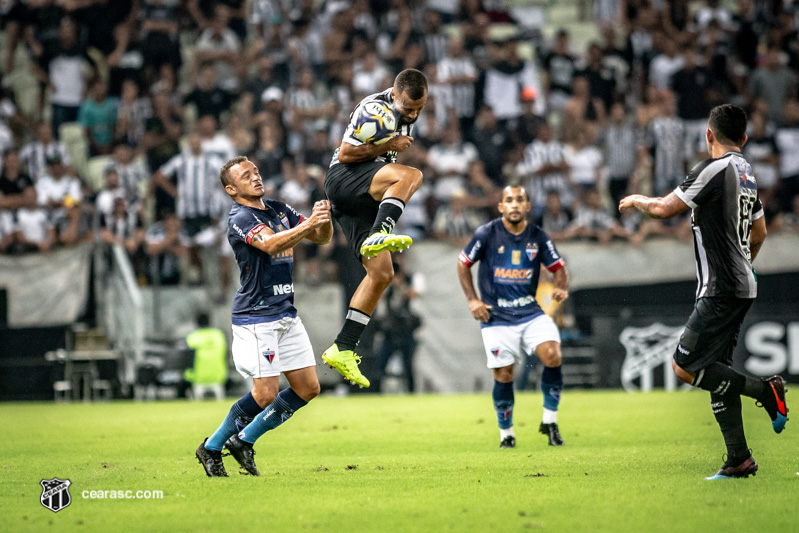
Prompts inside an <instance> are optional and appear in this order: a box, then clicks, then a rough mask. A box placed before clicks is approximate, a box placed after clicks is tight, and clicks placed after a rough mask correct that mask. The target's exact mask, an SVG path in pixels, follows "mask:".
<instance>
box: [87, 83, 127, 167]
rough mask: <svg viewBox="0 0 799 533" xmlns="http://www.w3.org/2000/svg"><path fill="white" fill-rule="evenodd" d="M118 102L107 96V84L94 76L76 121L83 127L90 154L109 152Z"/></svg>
mask: <svg viewBox="0 0 799 533" xmlns="http://www.w3.org/2000/svg"><path fill="white" fill-rule="evenodd" d="M117 107H118V102H117V101H116V100H114V99H111V98H108V84H107V83H106V82H105V80H103V79H102V78H99V77H98V78H95V79H94V81H93V82H92V83H91V85H90V86H89V97H88V98H87V99H86V100H84V101H83V103H82V104H81V105H80V109H79V111H78V122H80V124H81V126H83V128H84V132H85V136H86V140H87V141H88V142H89V154H90V155H92V156H96V155H106V154H110V153H111V147H112V142H113V140H114V128H115V126H116V122H117Z"/></svg>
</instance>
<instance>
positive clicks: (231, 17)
mask: <svg viewBox="0 0 799 533" xmlns="http://www.w3.org/2000/svg"><path fill="white" fill-rule="evenodd" d="M217 6H223V7H225V8H227V10H228V13H227V19H228V20H227V27H228V28H230V29H231V30H233V32H234V33H235V34H236V37H237V38H238V39H239V41H244V39H245V38H246V37H247V22H246V19H247V2H246V1H245V0H189V1H188V2H187V5H186V7H187V9H188V11H189V14H190V15H191V16H192V18H193V19H194V22H195V23H196V24H197V27H198V28H200V29H201V30H205V29H207V28H209V27H211V26H213V19H214V16H215V14H216V8H217Z"/></svg>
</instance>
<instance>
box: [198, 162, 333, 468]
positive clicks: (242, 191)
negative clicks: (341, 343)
mask: <svg viewBox="0 0 799 533" xmlns="http://www.w3.org/2000/svg"><path fill="white" fill-rule="evenodd" d="M219 179H220V180H221V182H222V185H223V186H224V188H225V191H226V192H227V194H229V195H230V197H231V198H232V199H233V207H232V208H231V209H230V215H229V217H228V242H230V246H231V247H232V248H233V252H234V253H235V255H236V261H237V262H238V264H239V270H240V271H241V288H240V289H239V290H238V292H236V297H235V298H234V300H233V317H232V321H233V346H232V350H231V351H232V352H233V362H234V363H235V364H236V370H238V371H239V373H240V374H241V375H242V376H244V377H245V378H247V377H251V378H252V382H253V388H252V392H250V393H248V394H246V395H245V396H243V397H242V398H240V399H239V400H238V401H236V403H234V404H233V406H232V407H231V408H230V412H229V413H228V414H227V416H226V417H225V419H224V420H223V421H222V424H221V425H220V426H219V428H218V429H217V430H216V431H215V432H214V433H213V435H211V436H210V437H209V438H207V439H205V441H203V443H202V444H200V446H199V447H198V448H197V451H196V456H197V459H199V461H200V464H202V465H203V468H204V469H205V473H206V474H207V475H208V476H209V477H224V476H227V473H226V472H225V466H224V464H223V463H222V448H223V447H226V448H227V449H228V450H229V451H230V454H231V455H232V456H233V457H234V458H235V459H236V461H238V463H239V464H240V465H241V467H242V468H244V469H245V470H246V471H247V472H249V473H250V474H252V475H255V476H258V475H260V473H259V472H258V468H257V467H256V466H255V460H254V454H255V452H254V451H253V449H252V445H253V443H255V441H256V439H258V438H259V437H260V436H261V435H263V434H264V433H266V432H267V431H270V430H272V429H275V428H276V427H278V426H279V425H281V424H282V423H283V422H285V421H286V420H288V419H289V418H291V416H292V415H293V414H294V413H295V412H296V411H297V410H298V409H300V408H301V407H304V406H305V405H306V404H307V403H308V402H310V401H311V400H312V399H313V398H315V397H316V395H317V394H319V381H318V379H317V377H316V368H315V366H316V359H315V357H314V353H313V349H312V348H311V341H310V339H309V338H308V333H306V331H305V326H304V325H303V323H302V320H300V318H299V317H298V316H297V309H296V308H295V307H294V283H293V281H292V270H293V265H294V247H295V246H296V245H297V244H299V242H300V241H301V240H303V239H308V240H310V241H311V242H314V243H316V244H325V243H328V242H330V240H331V239H332V237H333V222H332V220H331V218H330V204H329V203H328V201H327V200H320V201H318V202H316V203H315V204H314V206H313V212H312V213H311V215H310V216H309V217H307V218H306V217H304V216H303V215H301V214H299V213H298V212H297V211H295V210H294V209H293V208H292V207H291V206H289V205H287V204H285V203H283V202H280V201H278V200H271V199H267V200H264V199H263V196H264V184H263V180H262V179H261V175H260V173H259V172H258V168H257V167H256V166H255V165H254V164H253V163H252V162H251V161H249V160H248V159H247V158H246V157H243V156H239V157H234V158H233V159H231V160H230V161H228V162H227V163H225V165H224V166H223V167H222V169H221V171H220V173H219ZM281 373H282V374H283V375H285V376H286V379H287V381H288V383H289V386H288V387H287V388H285V389H283V390H282V391H280V392H278V390H279V376H280V374H281Z"/></svg>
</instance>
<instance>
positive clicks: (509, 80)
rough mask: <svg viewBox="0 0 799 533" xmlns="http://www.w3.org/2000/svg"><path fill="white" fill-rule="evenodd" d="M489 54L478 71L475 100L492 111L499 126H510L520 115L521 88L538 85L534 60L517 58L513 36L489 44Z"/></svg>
mask: <svg viewBox="0 0 799 533" xmlns="http://www.w3.org/2000/svg"><path fill="white" fill-rule="evenodd" d="M491 57H492V61H491V66H490V68H488V69H487V70H486V71H485V72H483V73H481V77H480V81H479V82H478V92H480V91H482V92H481V94H482V99H480V98H478V101H480V100H482V103H483V104H485V105H487V106H488V107H490V108H491V109H492V110H493V111H494V115H495V116H496V117H497V121H498V122H499V127H500V128H509V129H513V128H514V127H515V125H516V123H517V122H518V120H519V117H520V116H521V114H522V105H521V92H522V89H523V88H525V87H535V88H539V87H540V83H539V79H538V71H537V70H536V66H535V63H533V62H532V61H523V60H522V59H521V58H520V57H519V52H518V48H517V39H516V37H510V38H508V39H506V40H504V41H501V42H499V43H496V44H495V45H494V46H492V48H491ZM541 105H542V106H543V102H542V103H541Z"/></svg>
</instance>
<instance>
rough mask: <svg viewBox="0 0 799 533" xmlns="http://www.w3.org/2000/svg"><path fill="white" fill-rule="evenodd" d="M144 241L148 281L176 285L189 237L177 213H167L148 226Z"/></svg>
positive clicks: (186, 253)
mask: <svg viewBox="0 0 799 533" xmlns="http://www.w3.org/2000/svg"><path fill="white" fill-rule="evenodd" d="M145 242H146V245H145V251H146V253H147V255H148V261H149V270H148V279H149V281H150V283H152V284H156V285H178V284H179V283H180V282H181V261H182V259H183V258H185V257H186V256H187V255H188V253H189V239H188V237H187V236H186V234H185V233H184V232H183V228H182V227H181V225H180V219H179V218H178V216H177V214H175V213H169V214H167V215H165V216H164V219H163V220H160V221H158V222H155V223H154V224H153V225H152V226H150V228H149V229H148V230H147V232H146V235H145Z"/></svg>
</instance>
